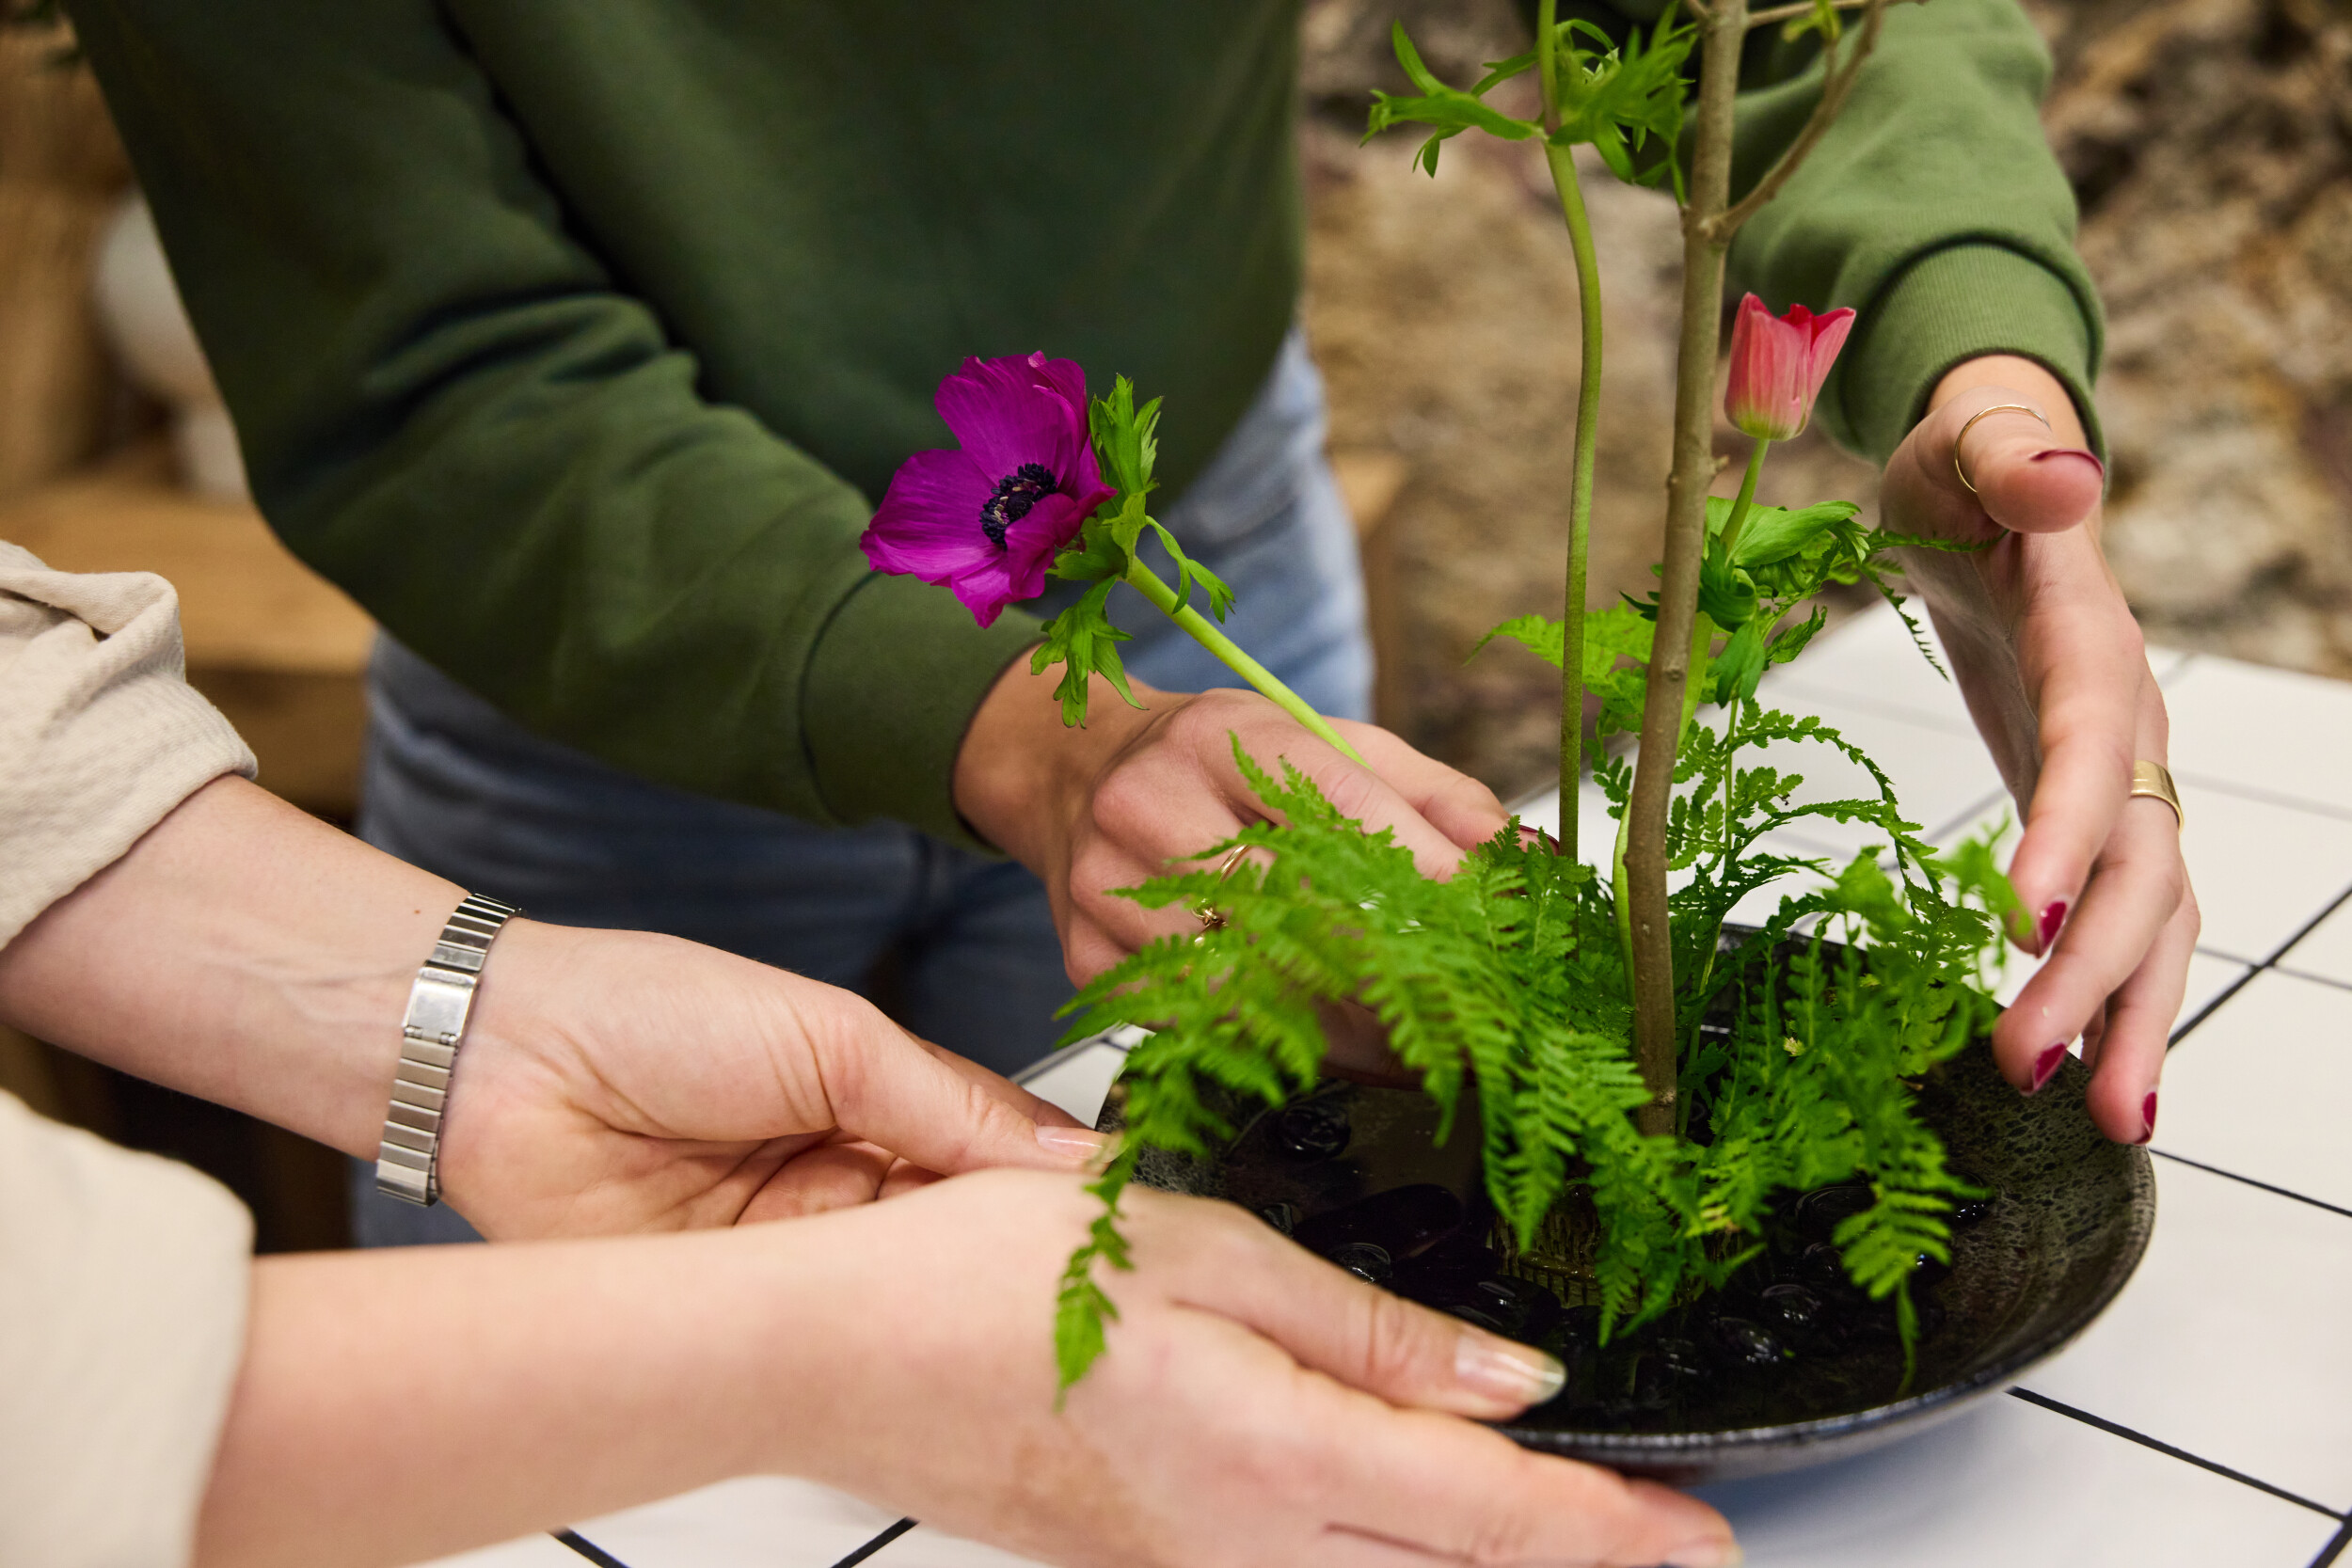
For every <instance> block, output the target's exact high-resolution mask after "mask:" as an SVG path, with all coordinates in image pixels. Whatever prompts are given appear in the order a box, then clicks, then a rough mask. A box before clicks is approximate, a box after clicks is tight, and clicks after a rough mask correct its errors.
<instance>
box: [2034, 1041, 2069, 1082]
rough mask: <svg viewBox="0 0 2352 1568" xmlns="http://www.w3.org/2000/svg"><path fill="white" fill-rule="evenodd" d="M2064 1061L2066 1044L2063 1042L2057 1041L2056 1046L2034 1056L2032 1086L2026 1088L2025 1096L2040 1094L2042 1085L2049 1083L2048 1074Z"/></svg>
mask: <svg viewBox="0 0 2352 1568" xmlns="http://www.w3.org/2000/svg"><path fill="white" fill-rule="evenodd" d="M2064 1060H2066V1042H2065V1041H2064V1040H2060V1041H2058V1044H2056V1045H2054V1046H2051V1047H2049V1048H2048V1049H2047V1050H2045V1051H2043V1052H2042V1054H2041V1055H2039V1056H2036V1057H2035V1058H2034V1059H2033V1086H2032V1087H2030V1088H2028V1089H2027V1090H2026V1093H2027V1094H2040V1093H2041V1092H2042V1085H2044V1084H2046V1083H2048V1082H2049V1081H2050V1074H2052V1073H2054V1072H2056V1071H2057V1070H2058V1064H2059V1063H2060V1062H2062V1061H2064Z"/></svg>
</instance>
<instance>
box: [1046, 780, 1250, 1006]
mask: <svg viewBox="0 0 2352 1568" xmlns="http://www.w3.org/2000/svg"><path fill="white" fill-rule="evenodd" d="M1204 794H1205V792H1204ZM1224 816H1225V820H1226V822H1227V823H1228V826H1227V827H1226V828H1225V830H1224V832H1223V833H1222V835H1221V837H1220V838H1219V839H1213V840H1210V841H1208V842H1209V843H1217V842H1221V841H1222V839H1225V838H1231V837H1232V836H1233V834H1235V833H1237V832H1240V831H1241V821H1240V819H1239V818H1238V817H1235V816H1232V814H1231V813H1230V812H1229V813H1225V814H1224ZM1157 847H1161V848H1164V847H1166V846H1157ZM1191 847H1192V848H1194V849H1199V848H1200V847H1204V846H1203V845H1201V844H1199V843H1194V844H1192V845H1191ZM1185 858H1197V857H1185ZM1170 869H1171V867H1170V866H1169V864H1168V862H1167V861H1166V860H1159V861H1154V862H1153V863H1150V864H1146V863H1144V862H1143V861H1142V860H1141V859H1140V858H1139V856H1138V855H1137V854H1136V853H1133V852H1131V851H1130V848H1129V847H1127V846H1126V845H1121V844H1117V843H1113V842H1111V841H1110V840H1109V839H1107V838H1104V839H1100V840H1097V841H1095V842H1093V843H1092V844H1090V845H1089V846H1088V847H1087V849H1086V851H1085V852H1084V854H1083V855H1082V856H1081V858H1080V859H1079V860H1078V862H1077V863H1076V864H1075V865H1074V866H1073V869H1072V874H1071V883H1072V891H1071V914H1072V918H1071V920H1070V921H1069V922H1068V923H1067V924H1066V926H1065V927H1064V929H1063V933H1062V958H1063V963H1064V966H1065V967H1066V968H1067V969H1068V970H1069V972H1070V977H1071V979H1072V981H1073V982H1074V983H1076V984H1079V985H1084V984H1085V983H1086V982H1087V981H1089V980H1091V979H1092V978H1093V977H1094V976H1095V975H1097V974H1101V973H1102V972H1103V971H1104V970H1105V969H1108V968H1109V967H1110V966H1111V965H1113V964H1115V963H1117V962H1119V961H1120V959H1121V958H1125V957H1126V956H1127V955H1128V954H1130V953H1133V952H1135V951H1136V950H1137V949H1138V948H1140V947H1142V946H1144V945H1145V944H1146V943H1148V942H1152V941H1153V940H1154V939H1156V938H1159V937H1167V936H1179V935H1187V934H1190V933H1192V932H1194V931H1197V930H1199V929H1200V913H1199V911H1195V910H1192V909H1189V908H1187V907H1185V906H1184V905H1182V904H1169V905H1166V906H1163V907H1161V908H1159V909H1153V908H1152V907H1151V906H1149V905H1147V904H1144V903H1141V902H1139V901H1138V900H1136V899H1134V898H1131V897H1129V896H1127V895H1126V894H1125V892H1124V891H1123V890H1125V889H1129V888H1136V887H1140V886H1142V885H1143V884H1144V883H1145V882H1148V881H1150V880H1151V879H1152V878H1154V877H1160V876H1165V875H1167V874H1168V871H1169V870H1170ZM1180 869H1181V868H1180Z"/></svg>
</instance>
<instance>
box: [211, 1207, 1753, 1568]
mask: <svg viewBox="0 0 2352 1568" xmlns="http://www.w3.org/2000/svg"><path fill="white" fill-rule="evenodd" d="M1125 1207H1126V1209H1127V1212H1128V1215H1129V1221H1128V1229H1129V1234H1130V1235H1131V1237H1132V1238H1133V1240H1134V1242H1135V1261H1136V1267H1135V1269H1134V1271H1133V1272H1130V1273H1117V1274H1113V1275H1110V1276H1109V1277H1108V1279H1107V1280H1106V1281H1105V1285H1106V1288H1107V1289H1108V1290H1109V1291H1111V1292H1112V1293H1113V1294H1114V1295H1115V1296H1116V1297H1117V1299H1118V1302H1119V1305H1120V1320H1119V1321H1118V1322H1117V1323H1114V1324H1113V1325H1112V1327H1111V1330H1110V1336H1109V1339H1110V1345H1109V1351H1108V1353H1107V1354H1104V1356H1103V1358H1102V1359H1101V1360H1100V1361H1098V1362H1097V1363H1096V1364H1095V1366H1094V1369H1093V1370H1091V1371H1090V1372H1089V1374H1088V1375H1087V1377H1086V1378H1085V1379H1084V1381H1082V1382H1081V1383H1079V1384H1078V1386H1076V1387H1074V1388H1073V1389H1072V1390H1071V1391H1070V1398H1069V1402H1068V1404H1067V1406H1066V1407H1065V1408H1062V1409H1060V1410H1057V1408H1056V1402H1055V1392H1056V1390H1055V1380H1054V1357H1053V1354H1052V1340H1051V1330H1050V1325H1051V1323H1052V1321H1053V1310H1054V1291H1055V1284H1056V1280H1057V1276H1058V1275H1060V1273H1061V1268H1062V1263H1063V1259H1065V1258H1066V1257H1067V1256H1068V1254H1069V1251H1070V1248H1071V1247H1072V1246H1073V1244H1074V1243H1076V1242H1078V1241H1079V1240H1080V1239H1081V1238H1082V1237H1083V1236H1084V1235H1085V1234H1086V1227H1087V1224H1088V1222H1089V1219H1091V1218H1092V1217H1093V1212H1094V1204H1093V1201H1092V1200H1091V1199H1090V1198H1089V1197H1088V1196H1086V1195H1085V1194H1083V1193H1082V1192H1081V1191H1080V1190H1079V1184H1078V1183H1077V1182H1076V1181H1075V1180H1072V1179H1070V1178H1068V1177H1066V1176H1065V1177H1059V1178H1057V1177H1050V1176H1043V1175H1039V1174H1037V1173H1034V1172H1018V1171H997V1172H990V1173H984V1174H981V1175H977V1176H966V1177H959V1178H957V1179H956V1180H951V1181H943V1182H938V1183H935V1184H933V1185H931V1186H930V1187H927V1188H925V1189H924V1190H923V1191H921V1192H918V1193H914V1194H912V1195H910V1196H907V1197H905V1198H903V1199H901V1200H898V1201H896V1202H892V1203H882V1204H873V1205H867V1206H864V1207H861V1208H856V1209H846V1210H838V1211H835V1212H832V1213H826V1214H817V1215H812V1216H810V1217H808V1218H805V1219H801V1220H796V1221H794V1222H793V1223H792V1224H789V1225H769V1226H753V1227H742V1228H738V1229H733V1230H724V1231H714V1230H705V1231H698V1232H694V1233H691V1234H678V1235H666V1236H634V1237H623V1238H618V1239H611V1240H603V1241H596V1242H546V1243H526V1244H522V1245H516V1246H495V1247H409V1248H399V1249H393V1250H388V1251H375V1252H358V1253H326V1254H319V1255H314V1256H310V1257H293V1258H282V1257H281V1258H265V1259H261V1260H260V1262H259V1264H258V1265H257V1266H256V1268H255V1270H254V1277H253V1291H252V1296H251V1301H250V1306H249V1310H248V1313H247V1321H246V1354H245V1359H244V1365H243V1366H242V1368H240V1370H239V1371H238V1375H237V1380H236V1386H235V1388H234V1390H233V1392H232V1394H231V1398H230V1408H229V1414H228V1420H227V1422H226V1425H225V1428H224V1430H223V1432H222V1433H221V1436H220V1442H219V1445H218V1447H217V1449H215V1459H214V1469H213V1476H212V1482H211V1485H210V1488H209V1491H208V1494H207V1497H206V1498H205V1503H204V1508H203V1513H202V1517H201V1519H200V1521H199V1528H198V1530H197V1542H196V1545H197V1551H196V1557H197V1560H198V1561H199V1563H216V1562H237V1563H244V1564H248V1565H262V1568H275V1565H278V1564H284V1565H286V1568H294V1565H295V1564H308V1563H315V1562H335V1563H343V1564H351V1565H353V1568H374V1565H383V1568H390V1565H391V1564H395V1563H403V1562H414V1561H418V1560H421V1559H425V1558H437V1557H440V1556H443V1555H445V1554H447V1553H451V1552H455V1551H459V1550H462V1549H465V1548H467V1547H470V1546H478V1545H482V1544H486V1543H489V1542H493V1541H503V1540H509V1539H511V1538H513V1537H515V1536H516V1535H520V1534H524V1533H526V1532H529V1531H532V1530H540V1529H548V1528H557V1527H560V1526H561V1525H562V1524H564V1522H565V1521H567V1520H574V1519H580V1518H587V1517H593V1516H595V1515H597V1514H602V1513H611V1512H612V1511H614V1510H616V1509H622V1508H628V1507H630V1506H632V1505H634V1504H637V1503H641V1502H646V1501H650V1500H652V1499H653V1498H656V1497H669V1496H672V1495H675V1494H676V1493H679V1492H683V1491H686V1490H688V1489H690V1488H692V1487H697V1486H705V1485H708V1484H710V1483H711V1482H713V1481H721V1480H723V1479H725V1478H727V1477H729V1476H739V1475H796V1476H807V1477H811V1478H813V1479H817V1480H819V1481H829V1482H832V1483H833V1484H834V1485H837V1486H840V1487H843V1488H845V1489H847V1490H849V1491H850V1492H853V1493H856V1494H857V1495H859V1496H861V1497H866V1498H869V1499H871V1500H873V1501H875V1502H878V1503H881V1504H882V1505H884V1506H886V1507H888V1508H890V1509H892V1510H894V1511H898V1512H903V1513H912V1514H914V1516H915V1517H917V1518H920V1519H922V1520H923V1521H924V1522H925V1523H927V1524H930V1525H933V1526H936V1527H938V1528H942V1529H946V1530H950V1531H954V1532H957V1533H960V1534H963V1535H969V1536H975V1537H978V1538H980V1539H982V1540H986V1541H990V1542H993V1543H995V1544H1000V1545H1004V1546H1008V1547H1010V1548H1011V1549H1013V1550H1016V1551H1021V1552H1025V1553H1030V1554H1034V1555H1035V1556H1037V1557H1039V1558H1041V1559H1042V1560H1047V1561H1052V1562H1060V1563H1065V1564H1070V1565H1072V1568H1097V1565H1099V1568H1136V1565H1150V1568H1406V1565H1408V1564H1423V1565H1426V1564H1430V1563H1469V1562H1476V1563H1479V1564H1482V1565H1486V1568H1505V1565H1508V1564H1519V1563H1529V1564H1534V1563H1543V1564H1546V1565H1548V1568H1576V1565H1587V1568H1589V1565H1596V1564H1609V1565H1612V1568H1634V1565H1636V1564H1641V1565H1650V1564H1656V1563H1660V1562H1666V1563H1678V1564H1682V1565H1684V1568H1721V1565H1724V1564H1727V1563H1730V1562H1734V1561H1736V1560H1738V1549H1737V1548H1736V1547H1735V1546H1734V1545H1733V1544H1732V1543H1731V1534H1730V1530H1729V1528H1727V1527H1726V1526H1725V1525H1724V1521H1723V1520H1722V1519H1721V1518H1720V1517H1719V1516H1718V1515H1717V1514H1716V1513H1714V1511H1713V1510H1711V1509H1709V1508H1708V1507H1706V1506H1705V1505H1703V1504H1701V1503H1697V1502H1693V1501H1692V1500H1691V1499H1690V1498H1687V1497H1677V1496H1676V1495H1675V1494H1674V1493H1672V1492H1669V1491H1667V1490H1666V1489H1664V1488H1663V1487H1660V1486H1655V1485H1651V1484H1647V1483H1645V1482H1642V1481H1622V1480H1620V1479H1619V1478H1617V1477H1616V1476H1614V1475H1612V1474H1610V1473H1609V1472H1607V1471H1605V1470H1596V1469H1591V1468H1588V1467H1586V1466H1583V1465H1573V1464H1570V1463H1568V1462H1567V1461H1565V1460H1561V1459H1553V1458H1548V1457H1545V1456H1542V1455H1538V1454H1533V1453H1528V1452H1525V1451H1523V1450H1521V1449H1518V1448H1516V1447H1514V1446H1513V1445H1512V1444H1511V1443H1509V1442H1508V1441H1506V1440H1505V1439H1503V1438H1502V1437H1501V1436H1499V1435H1497V1434H1496V1433H1491V1432H1487V1431H1485V1430H1484V1429H1482V1428H1480V1427H1478V1426H1475V1425H1473V1424H1471V1421H1470V1420H1465V1419H1462V1418H1464V1417H1470V1418H1483V1419H1493V1418H1501V1417H1507V1416H1510V1415H1512V1414H1514V1413H1516V1412H1517V1411H1518V1410H1519V1409H1520V1408H1522V1407H1523V1406H1524V1405H1525V1404H1527V1403H1528V1402H1531V1401H1533V1400H1535V1399H1539V1398H1542V1397H1545V1396H1546V1395H1548V1394H1549V1393H1550V1392H1551V1391H1552V1390H1553V1389H1555V1388H1556V1387H1557V1386H1558V1378H1559V1371H1558V1369H1557V1367H1556V1365H1553V1364H1551V1363H1549V1361H1548V1360H1547V1359H1546V1358H1545V1357H1544V1356H1542V1355H1540V1354H1538V1353H1536V1352H1534V1351H1531V1350H1528V1349H1526V1348H1525V1347H1523V1346H1518V1345H1514V1344H1511V1343H1509V1342H1508V1341H1506V1340H1502V1339H1499V1338H1494V1337H1492V1336H1490V1335H1486V1334H1484V1333H1481V1332H1479V1331H1478V1330H1476V1329H1473V1328H1471V1327H1470V1325H1469V1324H1467V1323H1459V1322H1457V1321H1455V1320H1454V1319H1452V1318H1446V1317H1440V1316H1438V1314H1436V1313H1433V1312H1430V1311H1427V1310H1425V1309H1424V1308H1422V1307H1414V1306H1411V1305H1408V1304H1407V1303H1405V1302H1402V1301H1399V1300H1397V1299H1396V1298H1394V1297H1392V1296H1389V1295H1385V1294H1383V1293H1382V1292H1380V1291H1375V1290H1374V1289H1373V1288H1372V1287H1371V1286H1369V1285H1366V1284H1364V1283H1362V1282H1361V1281H1360V1280H1357V1279H1354V1278H1351V1277H1349V1276H1348V1275H1343V1274H1342V1273H1340V1272H1339V1271H1338V1270H1337V1269H1334V1268H1332V1267H1331V1266H1330V1265H1329V1264H1327V1263H1326V1262H1323V1261H1322V1260H1321V1259H1316V1258H1312V1257H1311V1256H1309V1255H1308V1254H1307V1253H1305V1252H1303V1251H1301V1250H1299V1249H1298V1248H1297V1247H1295V1246H1294V1245H1292V1244H1291V1243H1288V1242H1286V1241H1284V1240H1283V1239H1282V1238H1280V1237H1279V1236H1277V1235H1276V1234H1274V1232H1273V1231H1271V1230H1269V1229H1267V1228H1266V1227H1264V1226H1263V1225H1260V1224H1258V1223H1257V1222H1256V1221H1254V1220H1251V1219H1249V1218H1248V1217H1247V1216H1246V1215H1244V1214H1242V1213H1241V1212H1239V1211H1238V1210H1235V1209H1232V1208H1230V1207H1228V1206H1226V1205H1222V1204H1213V1203H1208V1202H1204V1201H1201V1200H1200V1199H1197V1198H1177V1197H1169V1196H1166V1195H1163V1194H1158V1193H1151V1192H1131V1193H1130V1194H1129V1196H1128V1197H1127V1198H1126V1200H1125ZM419 1303H429V1304H431V1310H432V1314H433V1332H432V1335H431V1350H432V1358H433V1368H434V1374H435V1375H433V1376H430V1377H424V1378H420V1377H419V1376H418V1375H417V1370H416V1366H415V1363H414V1360H413V1358H404V1357H402V1356H399V1355H387V1354H383V1353H382V1352H383V1347H384V1346H386V1345H399V1344H403V1343H407V1342H410V1341H412V1340H414V1339H415V1338H416V1321H415V1320H416V1315H417V1311H418V1304H419ZM417 1497H431V1498H432V1499H433V1506H432V1507H431V1508H427V1509H420V1508H417V1507H416V1506H414V1499H415V1498H417Z"/></svg>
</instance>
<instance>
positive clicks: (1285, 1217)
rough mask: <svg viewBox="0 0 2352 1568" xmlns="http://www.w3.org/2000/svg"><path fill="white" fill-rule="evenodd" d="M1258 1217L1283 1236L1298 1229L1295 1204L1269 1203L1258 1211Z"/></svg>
mask: <svg viewBox="0 0 2352 1568" xmlns="http://www.w3.org/2000/svg"><path fill="white" fill-rule="evenodd" d="M1258 1217H1259V1218H1260V1219H1262V1220H1263V1221H1265V1222H1266V1224H1268V1225H1270V1226H1272V1227H1274V1228H1275V1229H1277V1230H1279V1231H1280V1232H1281V1233H1282V1234H1283V1235H1285V1236H1288V1235H1290V1234H1291V1233H1292V1232H1293V1231H1295V1230H1296V1229H1297V1228H1298V1206H1297V1205H1296V1204H1295V1203H1269V1204H1267V1205H1266V1206H1265V1207H1264V1208H1263V1209H1261V1210H1259V1211H1258Z"/></svg>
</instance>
